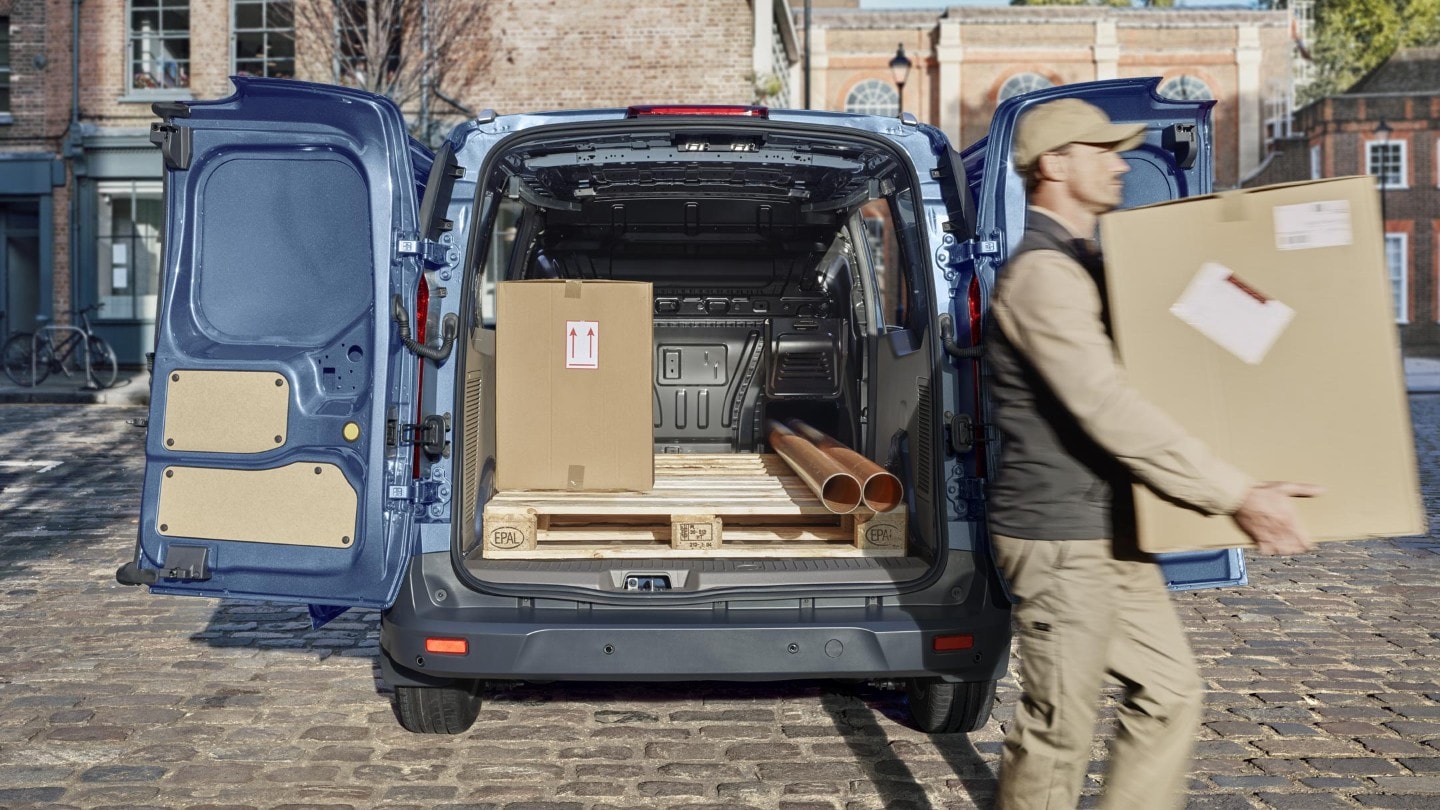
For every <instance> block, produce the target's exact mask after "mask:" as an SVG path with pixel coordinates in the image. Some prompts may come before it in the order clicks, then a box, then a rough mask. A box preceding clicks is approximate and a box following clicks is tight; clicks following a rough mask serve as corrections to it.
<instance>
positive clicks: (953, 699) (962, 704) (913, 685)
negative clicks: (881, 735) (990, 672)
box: [905, 678, 995, 734]
mask: <svg viewBox="0 0 1440 810" xmlns="http://www.w3.org/2000/svg"><path fill="white" fill-rule="evenodd" d="M905 698H906V702H907V703H908V704H909V706H910V718H911V719H912V720H913V721H914V722H915V727H916V728H918V729H920V730H921V731H923V732H925V733H926V734H965V733H969V732H971V731H979V730H980V729H982V728H984V727H985V724H986V723H988V722H990V707H991V706H992V705H994V703H995V682H994V681H971V682H961V683H950V682H948V681H942V680H940V679H939V678H911V679H910V680H909V682H908V684H907V686H906V689H905Z"/></svg>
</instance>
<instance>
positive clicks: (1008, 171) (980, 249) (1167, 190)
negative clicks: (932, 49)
mask: <svg viewBox="0 0 1440 810" xmlns="http://www.w3.org/2000/svg"><path fill="white" fill-rule="evenodd" d="M1159 82H1160V80H1159V79H1158V78H1153V77H1151V78H1138V79H1118V80H1112V81H1102V82H1088V83H1083V84H1071V85H1061V86H1057V87H1050V88H1046V89H1044V90H1040V91H1036V92H1034V93H1027V94H1025V95H1023V96H1016V97H1013V98H1010V99H1007V100H1005V101H1004V102H1002V103H1001V104H1000V106H999V107H998V108H997V109H996V110H995V115H994V117H993V118H992V119H991V121H990V131H989V134H988V135H987V136H986V137H985V138H984V139H983V140H981V141H978V142H976V143H975V144H974V145H972V146H970V147H968V148H967V149H965V150H964V152H962V153H961V157H960V161H961V163H962V164H963V165H964V167H965V175H966V181H967V183H968V184H969V186H970V189H971V191H972V192H973V193H974V194H975V200H976V205H975V208H976V211H975V228H974V236H973V239H972V240H971V241H970V242H969V243H967V244H965V245H962V246H961V250H960V254H961V255H962V256H965V257H967V259H966V261H965V262H964V265H965V267H964V270H963V272H965V273H968V276H967V278H966V279H963V280H962V281H965V282H970V283H969V284H967V286H966V288H967V289H971V290H972V291H973V292H972V295H971V298H972V299H973V298H974V297H975V295H978V296H979V304H978V307H977V308H973V309H972V311H970V312H959V311H957V312H953V313H951V316H952V317H953V318H954V319H955V322H956V323H957V324H964V323H967V322H968V323H970V324H972V328H971V331H972V334H971V340H972V345H978V344H979V335H978V334H974V331H975V329H977V328H978V323H979V320H980V318H979V317H978V316H979V314H980V313H983V312H988V311H989V306H990V291H991V290H992V289H994V283H995V275H996V272H997V271H998V272H1001V273H1003V272H1004V269H1003V268H1004V264H1005V261H1006V260H1007V259H1008V258H1009V255H1010V253H1011V252H1012V251H1013V250H1014V249H1015V247H1016V246H1017V245H1019V243H1020V237H1021V235H1022V234H1023V233H1024V229H1025V184H1024V181H1023V180H1022V179H1021V177H1020V176H1019V174H1017V173H1016V172H1015V169H1014V167H1013V160H1012V159H1011V152H1012V145H1013V142H1014V139H1015V126H1016V123H1017V122H1018V121H1019V118H1020V116H1021V115H1023V114H1024V113H1025V111H1026V110H1028V109H1030V108H1031V107H1033V106H1035V105H1037V104H1043V103H1045V102H1047V101H1054V100H1056V99H1060V98H1080V99H1084V100H1085V101H1088V102H1090V103H1091V104H1094V105H1095V106H1097V107H1099V108H1101V109H1102V110H1104V111H1105V112H1106V114H1107V115H1109V116H1110V119H1111V120H1112V121H1116V122H1118V123H1144V124H1145V125H1146V136H1145V143H1143V144H1142V145H1140V146H1139V147H1137V148H1136V149H1134V150H1131V151H1129V152H1126V153H1125V154H1124V158H1125V160H1126V162H1127V163H1129V164H1130V172H1129V173H1128V174H1127V175H1126V176H1125V198H1124V201H1123V202H1122V203H1121V207H1122V208H1132V207H1135V206H1139V205H1149V204H1151V203H1157V202H1164V201H1167V200H1174V199H1179V198H1181V197H1189V196H1193V195H1197V194H1208V193H1210V191H1211V185H1212V179H1213V177H1214V167H1213V165H1212V163H1211V160H1212V157H1211V148H1210V137H1211V131H1210V110H1211V108H1212V107H1213V106H1214V104H1215V102H1214V101H1177V100H1173V99H1166V98H1161V97H1160V96H1159V95H1157V94H1156V92H1155V88H1156V87H1157V86H1158V84H1159ZM956 300H957V306H959V305H961V304H962V303H964V302H963V299H961V298H957V299H956ZM983 412H984V413H989V412H990V409H989V407H988V403H986V405H985V408H984V411H983ZM979 446H980V447H982V448H983V452H985V453H986V458H985V462H986V464H987V466H988V468H989V469H991V470H994V469H997V465H998V463H999V448H998V447H997V446H996V443H995V442H990V443H988V444H985V445H979ZM1162 568H1163V569H1164V573H1165V577H1166V579H1167V581H1168V582H1169V584H1170V587H1171V588H1172V589H1175V590H1189V589H1194V588H1207V587H1227V586H1237V585H1243V584H1245V583H1246V581H1247V579H1246V573H1245V561H1244V557H1243V556H1242V555H1241V552H1240V550H1239V549H1222V550H1217V551H1203V552H1187V553H1183V554H1169V555H1164V556H1163V557H1162Z"/></svg>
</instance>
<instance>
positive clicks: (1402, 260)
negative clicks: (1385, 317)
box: [1385, 233, 1410, 323]
mask: <svg viewBox="0 0 1440 810" xmlns="http://www.w3.org/2000/svg"><path fill="white" fill-rule="evenodd" d="M1408 241H1409V238H1408V236H1407V235H1406V234H1403V233H1387V234H1385V266H1386V267H1387V268H1388V269H1389V271H1390V293H1391V295H1392V296H1393V298H1392V299H1391V303H1392V304H1393V305H1394V306H1395V322H1396V323H1409V322H1410V307H1409V299H1408V298H1406V293H1405V282H1406V279H1407V277H1408V274H1407V273H1406V265H1407V264H1408V259H1409V251H1408V250H1407V248H1408V247H1409V245H1408V244H1407V242H1408Z"/></svg>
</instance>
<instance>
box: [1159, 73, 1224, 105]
mask: <svg viewBox="0 0 1440 810" xmlns="http://www.w3.org/2000/svg"><path fill="white" fill-rule="evenodd" d="M1159 92H1160V95H1162V96H1164V97H1165V98H1173V99H1176V100H1177V101H1207V100H1209V99H1213V98H1215V94H1214V93H1212V92H1210V85H1208V84H1206V83H1205V82H1203V81H1201V80H1200V79H1197V78H1195V77H1194V76H1176V77H1175V78H1173V79H1171V80H1169V81H1167V82H1165V83H1164V84H1161V85H1160V91H1159Z"/></svg>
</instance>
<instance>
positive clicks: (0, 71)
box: [0, 16, 10, 120]
mask: <svg viewBox="0 0 1440 810" xmlns="http://www.w3.org/2000/svg"><path fill="white" fill-rule="evenodd" d="M9 118H10V18H9V17H8V16H0V120H9Z"/></svg>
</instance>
